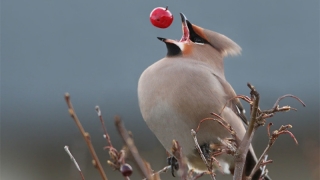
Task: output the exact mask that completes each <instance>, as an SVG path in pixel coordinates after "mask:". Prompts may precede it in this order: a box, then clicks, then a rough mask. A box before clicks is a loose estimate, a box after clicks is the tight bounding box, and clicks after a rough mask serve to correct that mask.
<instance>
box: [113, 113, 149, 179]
mask: <svg viewBox="0 0 320 180" xmlns="http://www.w3.org/2000/svg"><path fill="white" fill-rule="evenodd" d="M115 124H116V127H117V129H118V132H119V134H120V135H121V137H122V139H123V141H124V142H125V144H126V145H127V146H128V148H129V151H130V152H131V154H132V156H133V158H134V160H135V162H136V164H137V166H138V167H139V170H140V172H141V173H142V174H143V176H144V177H146V178H147V179H152V177H151V173H150V172H149V170H148V169H147V168H146V166H145V163H144V160H143V159H142V158H141V156H140V154H139V152H138V149H137V147H136V146H135V145H134V142H133V139H132V138H131V137H130V136H129V133H128V131H127V130H126V128H125V127H124V125H123V124H122V121H121V119H120V117H118V116H116V117H115Z"/></svg>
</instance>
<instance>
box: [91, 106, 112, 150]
mask: <svg viewBox="0 0 320 180" xmlns="http://www.w3.org/2000/svg"><path fill="white" fill-rule="evenodd" d="M95 109H96V112H97V114H98V116H99V119H100V122H101V125H102V129H103V132H104V137H105V139H106V140H107V143H108V145H109V148H112V147H113V146H112V143H111V139H110V136H109V134H108V132H107V128H106V126H105V124H104V120H103V118H102V114H101V110H100V107H99V106H96V107H95Z"/></svg>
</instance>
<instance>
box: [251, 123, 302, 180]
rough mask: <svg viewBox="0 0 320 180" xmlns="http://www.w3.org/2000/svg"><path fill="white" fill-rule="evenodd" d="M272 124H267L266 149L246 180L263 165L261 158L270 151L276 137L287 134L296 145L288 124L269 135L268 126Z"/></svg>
mask: <svg viewBox="0 0 320 180" xmlns="http://www.w3.org/2000/svg"><path fill="white" fill-rule="evenodd" d="M271 125H272V124H271V123H269V125H268V127H267V129H268V134H269V143H268V146H267V147H266V149H265V150H264V151H263V153H262V154H261V156H260V158H259V160H258V162H257V163H256V165H255V166H254V168H253V169H252V171H251V173H250V175H249V176H248V180H251V179H252V177H253V175H254V174H255V172H256V171H257V170H258V169H259V168H260V166H261V164H262V163H263V158H264V157H265V155H266V154H267V152H268V151H269V150H270V148H271V147H272V145H273V144H274V143H275V142H276V140H277V139H278V137H279V136H280V135H281V134H289V135H290V136H291V137H292V138H293V140H294V141H295V143H296V144H298V141H297V139H296V138H295V137H294V135H293V134H292V133H291V132H290V131H289V130H288V129H290V128H292V126H291V125H290V124H288V125H285V126H283V125H282V126H281V127H280V128H279V130H275V131H273V133H272V134H271V135H270V132H269V131H270V126H271Z"/></svg>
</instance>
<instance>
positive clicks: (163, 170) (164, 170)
mask: <svg viewBox="0 0 320 180" xmlns="http://www.w3.org/2000/svg"><path fill="white" fill-rule="evenodd" d="M170 168H171V165H169V166H165V167H164V168H162V169H160V170H159V171H157V172H155V173H153V174H151V176H155V175H159V174H161V173H165V172H167V171H168V169H170ZM142 180H147V178H144V179H142Z"/></svg>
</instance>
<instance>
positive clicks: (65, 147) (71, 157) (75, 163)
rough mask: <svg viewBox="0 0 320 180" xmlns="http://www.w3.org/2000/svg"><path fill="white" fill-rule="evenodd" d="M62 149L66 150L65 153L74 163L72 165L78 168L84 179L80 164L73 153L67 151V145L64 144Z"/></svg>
mask: <svg viewBox="0 0 320 180" xmlns="http://www.w3.org/2000/svg"><path fill="white" fill-rule="evenodd" d="M64 150H65V151H66V152H67V154H68V155H69V156H70V159H71V161H72V162H73V163H74V165H75V166H76V168H77V169H78V171H79V173H80V176H81V179H82V180H84V176H83V174H82V171H81V169H80V166H79V165H78V163H77V161H76V159H75V158H74V157H73V155H72V154H71V152H70V151H69V147H68V146H64Z"/></svg>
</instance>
